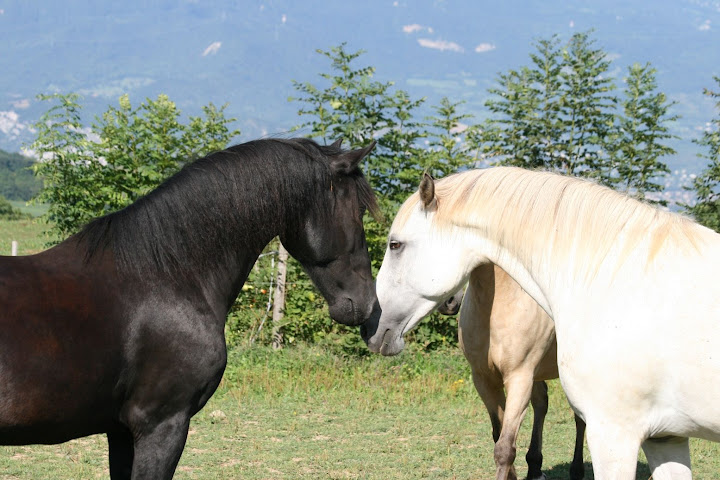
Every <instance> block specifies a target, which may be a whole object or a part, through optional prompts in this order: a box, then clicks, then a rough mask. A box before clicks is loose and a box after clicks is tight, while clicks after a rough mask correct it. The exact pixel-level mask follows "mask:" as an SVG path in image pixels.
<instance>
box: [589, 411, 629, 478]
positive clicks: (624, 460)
mask: <svg viewBox="0 0 720 480" xmlns="http://www.w3.org/2000/svg"><path fill="white" fill-rule="evenodd" d="M587 441H588V447H589V449H590V455H591V457H592V466H593V472H594V473H595V480H635V471H636V470H637V457H638V450H639V448H640V442H641V440H640V438H639V437H638V435H637V433H636V432H633V431H632V430H628V429H623V428H622V427H620V426H617V425H613V424H609V423H607V419H606V418H599V419H597V418H596V419H592V418H588V419H587Z"/></svg>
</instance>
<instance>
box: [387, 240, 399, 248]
mask: <svg viewBox="0 0 720 480" xmlns="http://www.w3.org/2000/svg"><path fill="white" fill-rule="evenodd" d="M388 247H389V248H390V250H397V249H399V248H400V247H402V243H400V242H398V241H397V240H390V243H389V244H388Z"/></svg>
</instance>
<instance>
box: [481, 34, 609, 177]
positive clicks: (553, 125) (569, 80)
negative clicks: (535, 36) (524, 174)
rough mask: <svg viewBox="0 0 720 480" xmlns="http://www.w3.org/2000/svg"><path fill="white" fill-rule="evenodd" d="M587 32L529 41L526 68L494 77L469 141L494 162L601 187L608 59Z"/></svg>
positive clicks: (604, 173)
mask: <svg viewBox="0 0 720 480" xmlns="http://www.w3.org/2000/svg"><path fill="white" fill-rule="evenodd" d="M594 43H595V42H594V40H592V39H591V38H590V35H589V33H576V34H575V35H573V36H572V37H571V38H570V40H569V41H568V42H567V43H566V44H561V43H560V40H559V39H558V37H557V36H553V37H551V38H550V39H542V40H539V41H537V42H536V43H535V49H536V51H535V52H534V53H532V54H531V55H530V60H531V65H530V66H524V67H522V68H520V69H518V70H510V71H508V72H507V73H501V74H500V75H499V76H498V79H497V86H496V87H493V88H491V89H489V93H490V94H491V95H492V96H491V98H490V99H489V100H488V101H487V102H486V104H485V105H486V107H487V108H488V110H489V111H490V112H491V113H492V114H493V115H492V116H491V117H490V118H488V119H487V120H486V121H485V122H484V124H483V125H481V126H479V128H478V129H477V133H474V134H473V136H472V137H471V140H472V142H473V143H474V144H476V145H477V147H478V148H479V149H480V150H481V151H482V152H483V153H484V154H485V155H487V156H491V157H496V160H497V162H498V163H500V164H505V165H515V166H520V167H524V168H541V167H542V168H547V169H551V170H556V171H560V172H562V173H566V174H571V175H581V176H588V177H593V178H597V179H599V180H600V181H602V182H605V183H609V181H610V179H609V176H610V169H609V168H608V163H609V159H608V158H607V157H606V156H605V155H604V153H603V152H604V150H603V146H604V143H603V142H604V139H605V138H606V137H607V136H608V134H609V132H610V130H611V129H612V126H613V122H612V119H613V116H612V107H613V104H614V100H615V99H614V97H613V96H612V91H613V89H614V84H613V82H612V79H611V78H610V77H609V75H608V71H609V68H610V61H609V60H608V59H607V55H606V54H605V52H603V50H602V49H600V48H596V47H595V46H594Z"/></svg>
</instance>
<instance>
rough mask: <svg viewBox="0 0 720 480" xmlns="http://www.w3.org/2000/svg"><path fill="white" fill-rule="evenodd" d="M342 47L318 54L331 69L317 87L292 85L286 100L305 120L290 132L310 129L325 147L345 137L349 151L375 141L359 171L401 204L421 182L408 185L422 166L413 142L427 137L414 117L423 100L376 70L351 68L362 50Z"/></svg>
mask: <svg viewBox="0 0 720 480" xmlns="http://www.w3.org/2000/svg"><path fill="white" fill-rule="evenodd" d="M346 47H347V44H346V43H342V44H340V45H338V46H336V47H332V48H331V49H330V50H328V51H325V50H317V52H318V53H319V54H321V55H323V56H325V57H326V58H327V59H328V60H330V70H331V71H330V73H321V74H320V77H321V79H322V84H321V85H320V86H317V85H315V84H314V83H311V82H297V81H293V86H294V88H295V90H297V91H298V92H299V94H300V95H298V96H295V97H290V101H296V102H300V103H301V104H304V106H303V107H302V108H300V110H298V115H300V116H302V117H305V118H307V120H306V121H305V122H303V123H301V124H300V125H298V126H296V127H295V128H294V129H293V130H294V131H298V130H309V131H308V132H307V136H309V137H312V138H315V139H316V140H319V141H321V142H323V143H331V142H333V141H335V140H338V139H343V140H344V142H345V146H346V147H348V148H359V147H363V146H366V145H367V144H368V143H370V142H371V141H372V140H377V142H378V144H377V147H376V148H375V150H374V151H373V152H372V153H371V154H370V155H369V156H368V157H367V158H366V160H365V164H364V165H363V171H364V172H365V175H366V176H367V178H368V180H369V181H370V183H371V184H372V185H373V187H374V188H375V189H376V191H377V192H378V193H379V194H380V195H381V196H382V197H383V198H384V199H385V200H387V199H392V200H399V199H400V197H401V196H402V195H403V194H404V193H405V192H406V191H407V188H408V187H412V186H414V184H413V183H412V182H415V181H419V180H415V178H413V180H412V181H410V179H409V177H408V176H407V175H406V171H407V170H408V169H410V170H413V169H414V170H417V169H418V168H417V167H418V165H419V164H420V163H422V159H421V158H420V157H421V156H422V155H423V151H422V150H421V149H420V148H418V145H417V142H418V140H419V139H420V138H423V137H424V136H425V135H426V133H425V132H424V130H423V128H422V124H421V123H419V122H417V121H416V120H414V118H413V116H414V114H415V112H416V110H417V109H418V108H419V107H420V106H421V105H422V104H423V103H424V101H425V100H424V99H419V100H413V99H411V98H410V96H409V95H408V93H407V92H405V91H403V90H399V89H394V88H393V86H394V85H393V82H379V81H376V80H374V79H373V76H374V74H375V68H374V67H371V66H365V67H356V66H355V62H356V60H357V59H358V58H359V57H360V56H361V55H362V54H363V53H365V52H364V51H363V50H358V51H356V52H349V51H348V50H347V48H346ZM408 182H410V185H408Z"/></svg>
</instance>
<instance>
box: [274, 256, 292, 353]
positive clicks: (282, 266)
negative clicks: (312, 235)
mask: <svg viewBox="0 0 720 480" xmlns="http://www.w3.org/2000/svg"><path fill="white" fill-rule="evenodd" d="M287 261H288V251H287V250H285V247H284V246H283V244H282V243H281V244H280V248H278V272H277V286H276V287H275V297H274V298H273V316H272V321H273V328H272V346H273V348H274V349H278V348H280V347H282V341H283V338H282V332H280V322H281V321H282V319H283V316H284V315H285V277H286V276H287Z"/></svg>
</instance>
